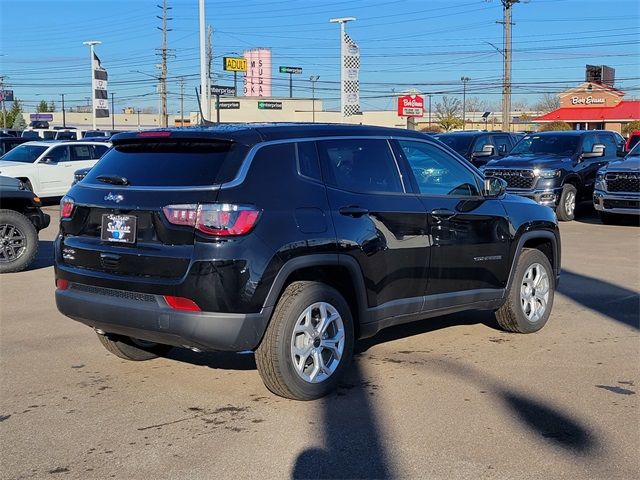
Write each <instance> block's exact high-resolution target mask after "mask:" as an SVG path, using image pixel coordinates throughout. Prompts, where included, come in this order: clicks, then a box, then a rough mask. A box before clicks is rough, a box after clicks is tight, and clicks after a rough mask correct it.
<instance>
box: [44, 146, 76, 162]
mask: <svg viewBox="0 0 640 480" xmlns="http://www.w3.org/2000/svg"><path fill="white" fill-rule="evenodd" d="M46 156H47V157H50V158H51V159H52V160H53V161H54V162H57V163H60V162H68V161H69V160H70V158H71V157H70V156H69V147H67V146H64V147H55V148H52V149H51V150H49V151H48V152H47V154H46Z"/></svg>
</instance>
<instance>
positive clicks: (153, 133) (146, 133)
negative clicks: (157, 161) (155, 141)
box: [136, 131, 171, 138]
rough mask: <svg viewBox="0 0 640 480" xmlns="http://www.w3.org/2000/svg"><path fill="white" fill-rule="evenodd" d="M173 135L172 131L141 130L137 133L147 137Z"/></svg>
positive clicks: (138, 135)
mask: <svg viewBox="0 0 640 480" xmlns="http://www.w3.org/2000/svg"><path fill="white" fill-rule="evenodd" d="M170 136H171V132H164V131H163V132H140V133H137V134H136V137H147V138H153V137H170Z"/></svg>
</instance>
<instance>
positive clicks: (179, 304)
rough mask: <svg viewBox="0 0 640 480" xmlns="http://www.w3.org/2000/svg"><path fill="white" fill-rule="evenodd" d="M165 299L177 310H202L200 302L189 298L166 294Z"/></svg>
mask: <svg viewBox="0 0 640 480" xmlns="http://www.w3.org/2000/svg"><path fill="white" fill-rule="evenodd" d="M164 300H165V301H166V302H167V305H169V306H170V307H171V308H173V309H175V310H188V311H191V312H199V311H200V307H199V306H198V304H197V303H196V302H194V301H193V300H191V299H189V298H184V297H174V296H172V295H165V296H164Z"/></svg>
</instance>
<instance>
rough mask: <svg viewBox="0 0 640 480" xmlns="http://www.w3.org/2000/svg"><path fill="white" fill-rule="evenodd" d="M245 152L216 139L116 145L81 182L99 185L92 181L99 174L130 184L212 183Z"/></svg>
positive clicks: (224, 177)
mask: <svg viewBox="0 0 640 480" xmlns="http://www.w3.org/2000/svg"><path fill="white" fill-rule="evenodd" d="M246 152H247V148H246V147H244V146H242V145H239V144H237V143H232V142H220V141H216V142H192V141H179V142H158V143H137V144H129V145H117V146H114V147H113V148H112V149H111V150H109V151H108V152H107V153H106V154H105V155H104V156H103V157H102V159H100V161H99V162H98V163H97V164H96V166H95V167H94V168H92V169H91V171H90V172H89V174H88V175H87V177H86V178H85V180H84V183H85V184H88V183H94V184H102V182H100V181H99V180H96V177H98V176H99V175H117V176H121V177H125V178H126V179H127V180H128V181H129V184H130V185H131V186H133V187H135V186H146V187H148V186H159V187H177V186H181V187H184V186H189V187H200V186H207V185H213V184H216V183H222V182H225V181H228V180H231V179H232V178H233V176H234V175H235V172H236V171H237V168H238V166H239V165H240V163H241V161H242V159H243V158H244V156H245V154H246ZM230 166H231V168H232V170H233V171H230ZM221 170H224V175H221ZM219 177H221V178H219Z"/></svg>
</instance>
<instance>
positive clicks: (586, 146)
mask: <svg viewBox="0 0 640 480" xmlns="http://www.w3.org/2000/svg"><path fill="white" fill-rule="evenodd" d="M596 143H598V139H597V138H596V136H595V135H585V136H584V138H583V139H582V151H583V152H591V151H593V146H594V145H595V144H596Z"/></svg>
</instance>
